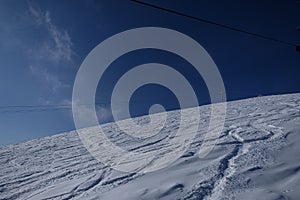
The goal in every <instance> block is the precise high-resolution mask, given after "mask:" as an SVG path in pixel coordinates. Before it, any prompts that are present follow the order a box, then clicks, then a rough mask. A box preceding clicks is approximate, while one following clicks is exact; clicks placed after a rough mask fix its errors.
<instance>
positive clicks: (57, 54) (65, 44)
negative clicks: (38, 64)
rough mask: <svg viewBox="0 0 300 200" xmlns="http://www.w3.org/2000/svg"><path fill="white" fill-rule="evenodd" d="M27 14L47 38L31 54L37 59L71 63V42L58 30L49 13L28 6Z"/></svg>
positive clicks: (67, 34)
mask: <svg viewBox="0 0 300 200" xmlns="http://www.w3.org/2000/svg"><path fill="white" fill-rule="evenodd" d="M28 13H29V15H30V16H31V17H32V20H33V22H34V25H35V26H37V27H40V28H43V29H45V30H46V31H47V33H48V36H49V38H48V39H46V40H45V41H43V43H42V44H41V45H40V46H39V47H38V48H35V50H31V53H34V54H35V57H36V58H37V59H47V60H50V61H52V62H56V63H58V62H71V60H72V55H73V50H72V45H73V44H72V40H71V37H70V35H69V33H68V32H67V31H66V30H60V29H58V27H57V26H56V25H55V24H54V23H53V22H52V19H51V15H50V12H49V11H44V12H43V11H41V10H40V9H39V8H36V7H33V6H32V5H31V4H29V5H28Z"/></svg>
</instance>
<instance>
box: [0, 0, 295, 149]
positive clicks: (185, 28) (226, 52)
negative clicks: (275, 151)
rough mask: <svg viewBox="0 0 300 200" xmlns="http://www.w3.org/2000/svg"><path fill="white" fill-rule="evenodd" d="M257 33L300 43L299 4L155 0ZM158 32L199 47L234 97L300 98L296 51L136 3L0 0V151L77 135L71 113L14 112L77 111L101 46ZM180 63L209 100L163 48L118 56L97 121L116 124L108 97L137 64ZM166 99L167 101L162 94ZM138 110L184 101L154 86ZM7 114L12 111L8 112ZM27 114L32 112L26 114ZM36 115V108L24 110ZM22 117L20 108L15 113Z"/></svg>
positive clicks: (134, 110) (143, 92)
mask: <svg viewBox="0 0 300 200" xmlns="http://www.w3.org/2000/svg"><path fill="white" fill-rule="evenodd" d="M147 2H151V3H154V4H156V5H160V6H163V7H166V8H170V9H174V10H177V11H181V12H184V13H188V14H190V15H193V16H197V17H202V18H205V19H208V20H212V21H216V22H218V23H223V24H226V25H231V26H235V27H238V28H241V29H245V30H248V31H251V32H256V33H260V34H264V35H267V36H271V37H275V38H278V39H281V40H286V41H289V42H293V43H298V44H299V43H300V32H299V31H296V27H298V26H300V13H299V9H300V3H299V2H297V1H243V2H241V3H239V2H237V1H223V2H220V1H201V2H199V1H192V2H183V1H179V0H176V1H174V0H172V1H171V0H166V1H149V0H147ZM146 26H156V27H165V28H170V29H174V30H177V31H180V32H182V33H184V34H186V35H188V36H190V37H192V38H193V39H195V40H196V41H197V42H199V43H200V44H201V45H202V46H203V47H205V49H206V50H207V51H208V53H209V54H210V55H211V57H212V58H213V59H214V61H215V62H216V64H217V66H218V68H219V70H220V72H221V74H222V77H223V80H224V83H225V87H226V91H227V97H228V99H229V100H234V99H242V98H246V97H252V96H257V95H258V94H264V95H268V94H281V93H292V92H300V87H299V86H300V79H299V74H300V68H299V63H300V53H299V52H296V51H295V49H294V48H292V47H289V46H285V45H281V44H277V43H274V42H271V41H266V40H262V39H258V38H254V37H251V36H248V35H244V34H241V33H236V32H232V31H229V30H224V29H222V28H220V27H216V26H213V25H209V24H203V23H199V22H196V21H193V20H190V19H186V18H183V17H180V16H176V15H172V14H169V13H164V12H162V11H158V10H154V9H152V8H148V7H144V6H141V5H138V4H135V3H133V2H131V1H127V0H124V1H116V0H112V1H76V0H75V1H72V3H70V1H66V0H62V1H58V0H55V1H47V0H46V1H17V0H2V1H0V60H1V66H0V94H1V98H0V109H1V110H0V145H7V144H12V143H18V142H22V141H26V140H30V139H34V138H39V137H43V136H47V135H52V134H56V133H60V132H64V131H69V130H73V129H74V123H73V119H72V113H71V110H70V109H62V110H53V109H50V110H47V111H40V112H37V111H34V112H12V111H11V110H12V108H11V107H9V108H7V106H15V105H18V106H28V105H50V106H51V105H66V106H68V105H70V104H71V98H72V87H73V82H74V80H75V76H76V73H77V70H78V69H79V67H80V64H81V63H82V61H83V59H84V58H85V57H86V56H87V55H88V53H89V52H90V51H91V50H92V49H93V48H94V47H95V46H96V45H98V44H99V43H100V42H101V41H103V40H105V39H106V38H108V37H110V36H112V35H114V34H116V33H119V32H121V31H125V30H127V29H132V28H137V27H146ZM147 62H157V63H163V64H166V65H171V66H173V67H174V68H175V69H176V70H178V71H180V72H181V73H182V74H184V75H185V76H186V77H187V78H188V79H189V81H190V83H191V85H192V86H193V88H194V89H195V91H197V92H196V93H197V96H198V99H199V103H200V104H206V103H209V96H208V94H207V89H206V86H205V84H204V82H203V80H202V79H201V77H200V76H197V75H195V74H196V73H195V71H193V69H192V68H191V67H190V66H189V65H188V63H186V62H185V61H184V60H182V59H180V58H178V57H176V56H175V55H173V54H171V53H167V52H163V51H159V50H141V51H136V52H131V53H129V54H127V55H124V56H122V57H120V58H119V59H118V60H116V61H115V62H114V63H113V64H112V66H111V68H110V69H109V70H108V71H107V72H106V73H105V76H104V77H103V80H101V81H103V82H104V83H105V84H104V86H103V85H102V86H101V87H100V86H99V89H98V90H97V95H96V102H102V103H103V104H101V105H97V108H98V112H99V115H98V117H99V121H100V122H107V121H111V113H110V105H109V103H107V102H109V100H110V95H111V92H112V88H113V86H114V84H115V83H116V81H117V80H118V78H120V76H121V75H122V74H123V73H125V72H126V71H128V70H129V69H131V68H132V66H136V65H138V64H143V63H147ZM156 94H159V95H156ZM132 99H133V100H134V101H133V103H132V104H131V105H130V108H131V114H132V115H133V116H138V115H142V114H146V113H147V111H148V109H149V107H150V106H151V105H152V104H154V103H161V104H163V105H164V106H165V107H166V109H167V110H173V109H177V108H178V102H177V101H176V99H174V96H173V94H172V93H171V92H170V91H168V90H167V89H166V88H163V87H160V86H158V85H152V86H151V85H148V86H145V87H142V88H140V89H139V90H138V91H137V92H136V93H135V94H134V96H133V97H132ZM5 109H6V111H7V110H9V112H3V111H5ZM22 109H24V108H22ZM26 109H28V108H26ZM13 110H15V111H19V110H20V108H13Z"/></svg>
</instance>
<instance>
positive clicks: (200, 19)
mask: <svg viewBox="0 0 300 200" xmlns="http://www.w3.org/2000/svg"><path fill="white" fill-rule="evenodd" d="M130 1H132V2H135V3H138V4H141V5H144V6H148V7H151V8H155V9H158V10H161V11H165V12H168V13H172V14H176V15H180V16H183V17H186V18H189V19H193V20H196V21H200V22H203V23H207V24H211V25H215V26H219V27H222V28H225V29H228V30H231V31H235V32H239V33H244V34H247V35H250V36H254V37H257V38H261V39H264V40H269V41H272V42H276V43H280V44H284V45H288V46H293V47H295V48H296V50H297V51H300V46H299V45H297V44H294V43H291V42H288V41H284V40H279V39H277V38H272V37H269V36H265V35H262V34H259V33H253V32H250V31H247V30H243V29H239V28H236V27H233V26H228V25H225V24H221V23H217V22H214V21H210V20H207V19H203V18H199V17H195V16H192V15H188V14H185V13H182V12H178V11H175V10H171V9H168V8H163V7H160V6H157V5H154V4H150V3H146V2H143V1H139V0H130Z"/></svg>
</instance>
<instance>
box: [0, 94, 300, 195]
mask: <svg viewBox="0 0 300 200" xmlns="http://www.w3.org/2000/svg"><path fill="white" fill-rule="evenodd" d="M200 110H201V126H200V128H199V131H198V134H197V137H196V138H195V140H194V141H193V143H192V144H191V145H190V147H189V149H188V151H187V152H186V153H185V154H184V155H183V156H182V157H181V158H180V159H178V160H177V161H175V162H174V163H173V164H171V165H169V166H168V167H166V168H163V169H161V170H158V171H154V172H150V173H146V174H136V173H130V174H128V173H123V172H118V171H115V170H113V169H111V168H110V167H109V166H106V165H104V164H102V163H99V162H98V161H97V160H96V159H95V158H93V157H92V156H91V155H90V154H89V153H88V151H87V150H86V149H85V147H84V146H83V145H82V143H81V141H80V139H79V137H78V135H77V133H76V131H71V132H68V133H63V134H59V135H54V136H51V137H45V138H41V139H37V140H32V141H29V142H25V143H21V144H17V145H10V146H6V147H1V148H0V166H1V170H0V199H24V200H25V199H38V200H42V199H105V200H106V199H108V200H109V199H130V200H134V199H249V200H250V199H251V200H252V199H263V200H271V199H274V200H275V199H296V200H297V199H300V156H299V153H300V145H299V143H300V94H290V95H278V96H267V97H258V98H252V99H246V100H240V101H234V102H229V103H228V110H227V117H226V123H225V127H224V130H223V132H222V134H221V135H220V137H219V138H212V139H214V140H217V145H216V146H215V148H214V150H213V151H212V152H211V153H210V154H208V156H206V157H205V158H201V159H200V158H199V157H198V156H197V152H198V150H199V147H200V145H201V143H202V140H203V134H204V133H205V131H206V130H207V126H208V121H209V113H210V109H209V105H207V106H201V107H200ZM192 113H193V109H191V114H192ZM147 120H149V117H147V116H145V117H140V118H137V119H136V121H139V122H142V123H146V122H147ZM179 121H180V116H179V112H178V111H172V112H168V119H167V124H166V126H165V128H164V129H163V131H162V132H161V133H160V134H158V135H155V136H153V137H150V138H148V139H143V141H140V140H130V139H131V138H127V136H126V135H125V134H122V132H121V131H120V130H119V129H118V127H116V125H115V124H114V123H110V124H106V125H104V130H105V132H106V134H107V136H108V137H109V138H110V139H111V140H112V141H113V142H114V143H116V145H119V146H121V147H123V148H125V149H127V150H131V151H137V152H147V151H154V150H155V149H157V148H160V146H161V144H162V143H163V142H167V141H165V140H167V139H166V138H167V137H166V136H168V135H170V134H175V133H176V130H177V129H178V126H179ZM89 129H90V131H93V127H92V128H89Z"/></svg>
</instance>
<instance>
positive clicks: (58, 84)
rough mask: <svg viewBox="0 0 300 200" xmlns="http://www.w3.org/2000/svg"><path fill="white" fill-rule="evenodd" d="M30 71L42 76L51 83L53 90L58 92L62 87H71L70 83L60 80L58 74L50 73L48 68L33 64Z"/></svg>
mask: <svg viewBox="0 0 300 200" xmlns="http://www.w3.org/2000/svg"><path fill="white" fill-rule="evenodd" d="M30 71H31V72H32V74H34V75H37V76H39V77H42V78H43V79H44V80H45V81H47V82H48V83H50V84H51V86H52V90H53V92H56V91H57V90H58V89H60V88H66V87H69V85H68V84H65V83H63V82H62V81H60V80H59V78H58V77H57V76H56V75H54V74H51V73H49V72H48V71H47V69H46V68H43V67H36V66H33V65H31V66H30Z"/></svg>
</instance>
